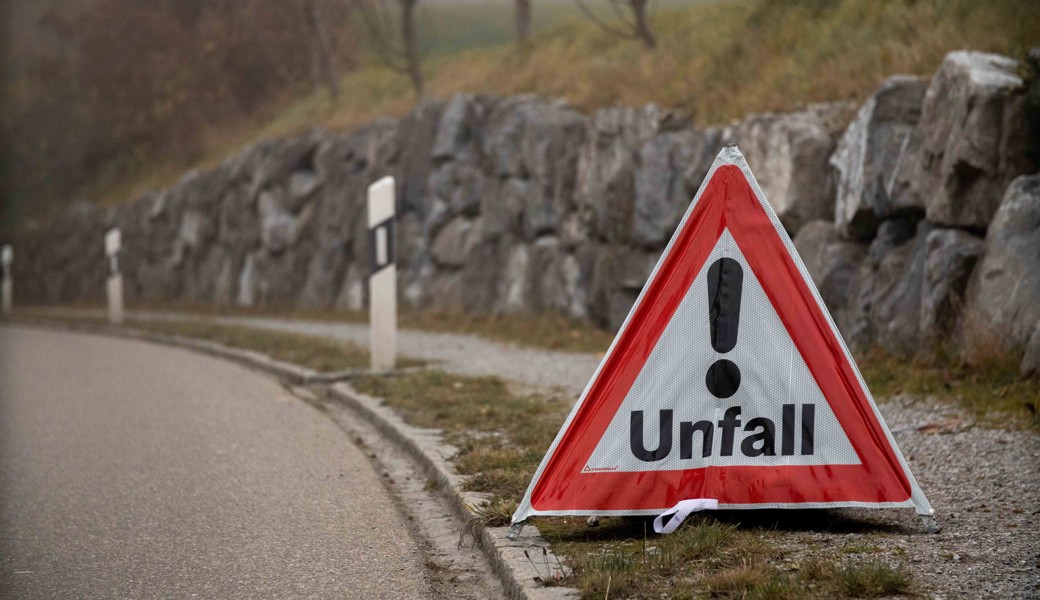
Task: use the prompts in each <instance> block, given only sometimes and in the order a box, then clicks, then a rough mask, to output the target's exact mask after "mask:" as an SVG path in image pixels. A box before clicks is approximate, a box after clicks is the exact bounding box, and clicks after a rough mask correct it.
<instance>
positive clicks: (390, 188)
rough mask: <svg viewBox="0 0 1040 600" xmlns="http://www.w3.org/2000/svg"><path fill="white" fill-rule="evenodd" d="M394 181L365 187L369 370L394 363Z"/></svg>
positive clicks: (395, 269) (395, 324)
mask: <svg viewBox="0 0 1040 600" xmlns="http://www.w3.org/2000/svg"><path fill="white" fill-rule="evenodd" d="M394 199H395V194H394V178H393V177H384V178H382V179H380V180H379V181H377V182H375V183H373V184H372V185H370V186H369V187H368V239H369V250H370V252H371V257H372V259H371V274H370V275H369V278H368V306H369V314H370V315H371V331H370V332H369V347H370V351H371V354H372V370H374V371H385V370H389V369H393V368H394V366H395V365H396V362H397V265H396V264H394V260H395V256H394V255H395V252H394V212H395V211H394V205H395V201H394Z"/></svg>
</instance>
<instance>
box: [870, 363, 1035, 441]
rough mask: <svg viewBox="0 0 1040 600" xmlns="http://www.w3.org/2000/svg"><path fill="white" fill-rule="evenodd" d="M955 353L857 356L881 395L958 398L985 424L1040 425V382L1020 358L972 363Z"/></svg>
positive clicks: (876, 391)
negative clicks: (918, 356) (912, 356)
mask: <svg viewBox="0 0 1040 600" xmlns="http://www.w3.org/2000/svg"><path fill="white" fill-rule="evenodd" d="M954 356H955V355H954V354H953V353H952V352H941V353H938V354H937V355H936V357H935V358H933V359H931V360H912V359H907V358H906V357H900V356H895V355H892V354H888V353H885V352H882V351H873V352H869V353H866V354H865V355H864V356H862V357H860V358H859V360H858V361H857V362H858V364H859V367H860V371H861V372H862V374H863V378H864V379H865V380H866V382H867V387H869V388H870V391H871V393H872V394H873V395H874V396H875V397H876V398H885V397H888V396H894V395H896V394H909V395H911V396H914V397H928V396H935V397H937V398H939V399H942V400H947V401H952V402H954V403H956V404H958V405H959V406H960V407H962V408H963V409H964V410H965V411H967V412H968V414H970V415H971V416H972V417H974V418H975V419H977V420H979V421H980V422H981V423H983V424H987V425H993V426H997V427H1001V428H1013V429H1020V428H1026V427H1040V418H1038V416H1037V410H1036V409H1037V405H1036V403H1037V398H1038V396H1040V382H1038V381H1037V379H1036V378H1034V377H1022V376H1021V375H1020V373H1019V369H1018V363H1017V362H1016V361H1012V360H1008V359H1007V358H993V359H991V360H988V361H986V362H985V363H982V364H978V365H969V364H966V363H964V362H962V361H960V360H959V359H956V358H954Z"/></svg>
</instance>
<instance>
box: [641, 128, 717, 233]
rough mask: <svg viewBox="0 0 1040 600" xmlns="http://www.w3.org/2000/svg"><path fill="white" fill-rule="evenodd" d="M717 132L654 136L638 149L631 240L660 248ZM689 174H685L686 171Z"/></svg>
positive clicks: (706, 163) (707, 162) (711, 152)
mask: <svg viewBox="0 0 1040 600" xmlns="http://www.w3.org/2000/svg"><path fill="white" fill-rule="evenodd" d="M718 141H719V140H718V133H717V132H716V131H712V132H709V133H702V132H698V131H694V130H684V131H675V132H667V133H662V134H660V135H657V136H654V137H653V138H651V139H650V140H649V141H647V142H646V143H645V144H643V146H642V147H641V148H640V149H639V153H638V155H637V159H638V160H637V166H636V170H635V203H634V206H633V210H632V234H631V239H632V242H633V243H635V244H637V245H640V246H645V247H647V248H660V247H662V246H664V244H665V242H667V241H668V239H669V238H670V237H671V236H672V233H673V232H674V231H675V227H676V226H677V225H678V224H679V220H680V219H682V216H683V214H684V213H685V212H686V209H687V207H689V205H690V201H691V200H693V194H694V193H695V192H696V190H697V187H698V186H699V185H700V182H699V181H697V182H696V184H694V185H692V186H691V185H690V184H691V183H692V182H691V179H695V178H696V175H695V173H700V177H702V178H703V176H704V174H705V173H706V172H707V170H708V168H709V167H710V166H711V163H712V160H713V159H714V158H715V154H717V153H718V150H719V148H718ZM688 173H689V174H690V177H689V178H688V177H687V174H688Z"/></svg>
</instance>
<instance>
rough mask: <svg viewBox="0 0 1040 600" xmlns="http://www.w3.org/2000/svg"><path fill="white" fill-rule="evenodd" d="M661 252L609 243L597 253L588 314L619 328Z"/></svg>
mask: <svg viewBox="0 0 1040 600" xmlns="http://www.w3.org/2000/svg"><path fill="white" fill-rule="evenodd" d="M657 258H658V253H656V252H644V251H641V250H635V249H631V248H617V247H609V246H608V247H606V248H604V249H603V251H602V252H600V253H598V255H597V258H596V263H595V266H594V267H593V272H592V277H591V281H590V290H589V315H590V316H591V317H592V318H593V319H594V320H595V321H596V322H597V323H599V324H600V325H601V326H603V327H606V328H608V329H610V330H612V331H616V330H617V329H619V328H620V327H621V324H622V323H624V321H625V317H627V316H628V312H629V311H630V310H631V309H632V305H633V304H634V303H635V301H636V298H637V297H639V292H640V291H641V290H642V289H643V286H644V285H645V284H646V280H647V278H648V277H649V276H650V273H651V271H653V269H654V265H655V264H656V263H657Z"/></svg>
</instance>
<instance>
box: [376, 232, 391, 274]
mask: <svg viewBox="0 0 1040 600" xmlns="http://www.w3.org/2000/svg"><path fill="white" fill-rule="evenodd" d="M388 246H389V244H388V243H387V239H386V227H380V228H379V229H376V267H377V268H378V267H381V266H383V265H385V264H386V263H387V261H388V260H389V252H388V250H389V248H388Z"/></svg>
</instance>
